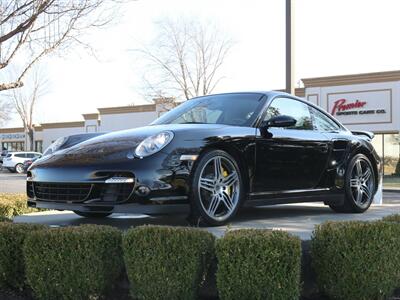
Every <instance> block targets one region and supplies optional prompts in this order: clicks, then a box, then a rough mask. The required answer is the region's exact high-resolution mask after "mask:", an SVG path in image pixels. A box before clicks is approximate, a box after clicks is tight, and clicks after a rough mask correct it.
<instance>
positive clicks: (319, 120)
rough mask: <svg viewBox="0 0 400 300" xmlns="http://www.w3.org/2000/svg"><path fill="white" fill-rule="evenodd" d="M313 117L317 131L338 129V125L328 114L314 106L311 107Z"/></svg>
mask: <svg viewBox="0 0 400 300" xmlns="http://www.w3.org/2000/svg"><path fill="white" fill-rule="evenodd" d="M311 110H312V114H313V117H314V125H315V128H316V129H317V130H319V131H335V130H339V129H340V127H339V125H338V124H336V123H335V122H334V121H333V120H331V119H330V118H329V117H328V116H326V115H325V114H323V113H322V112H320V111H318V110H317V109H315V108H311Z"/></svg>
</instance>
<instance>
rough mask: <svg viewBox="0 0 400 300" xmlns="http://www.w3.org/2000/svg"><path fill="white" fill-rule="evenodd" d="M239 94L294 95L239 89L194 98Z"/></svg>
mask: <svg viewBox="0 0 400 300" xmlns="http://www.w3.org/2000/svg"><path fill="white" fill-rule="evenodd" d="M238 94H258V95H265V96H268V97H271V96H278V95H282V96H291V97H293V95H290V94H288V93H285V92H280V91H239V92H227V93H216V94H210V95H204V96H198V97H193V98H192V99H198V98H203V97H210V96H223V95H238ZM296 98H297V97H296Z"/></svg>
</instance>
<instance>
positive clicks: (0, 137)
mask: <svg viewBox="0 0 400 300" xmlns="http://www.w3.org/2000/svg"><path fill="white" fill-rule="evenodd" d="M23 139H25V133H3V134H0V140H2V141H4V140H23Z"/></svg>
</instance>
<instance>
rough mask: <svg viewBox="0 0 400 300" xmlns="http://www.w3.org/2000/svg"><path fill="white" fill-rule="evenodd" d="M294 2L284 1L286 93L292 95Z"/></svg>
mask: <svg viewBox="0 0 400 300" xmlns="http://www.w3.org/2000/svg"><path fill="white" fill-rule="evenodd" d="M293 2H294V0H286V92H287V93H289V94H292V95H294V39H293V36H294V24H293V23H294V22H293V19H294V15H293Z"/></svg>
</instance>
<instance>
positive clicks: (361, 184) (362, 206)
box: [330, 154, 376, 213]
mask: <svg viewBox="0 0 400 300" xmlns="http://www.w3.org/2000/svg"><path fill="white" fill-rule="evenodd" d="M345 183H346V186H345V200H344V203H343V204H342V205H339V206H335V205H331V206H330V207H331V208H332V209H333V210H334V211H336V212H347V213H362V212H364V211H366V210H367V209H368V208H369V207H370V205H371V203H372V201H373V198H374V194H375V191H376V184H375V172H374V168H373V167H372V164H371V162H370V161H369V159H368V157H366V156H365V155H363V154H357V155H355V156H354V157H353V158H352V159H351V161H350V163H349V165H348V167H347V170H346V181H345Z"/></svg>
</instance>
